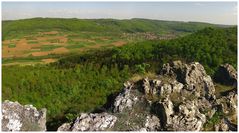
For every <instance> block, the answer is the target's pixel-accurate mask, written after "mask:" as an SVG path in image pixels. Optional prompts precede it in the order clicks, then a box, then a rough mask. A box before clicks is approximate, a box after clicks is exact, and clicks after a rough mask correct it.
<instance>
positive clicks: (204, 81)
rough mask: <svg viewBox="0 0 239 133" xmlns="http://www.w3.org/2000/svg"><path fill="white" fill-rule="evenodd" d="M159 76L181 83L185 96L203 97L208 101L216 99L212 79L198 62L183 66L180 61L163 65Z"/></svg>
mask: <svg viewBox="0 0 239 133" xmlns="http://www.w3.org/2000/svg"><path fill="white" fill-rule="evenodd" d="M161 74H163V75H169V76H170V77H174V78H176V80H177V81H179V82H180V83H183V84H184V89H185V90H187V92H186V93H187V94H188V93H191V94H194V95H195V96H196V97H205V98H206V99H208V100H213V99H215V98H216V97H215V94H214V93H215V88H214V84H213V82H212V79H211V77H210V76H209V75H207V74H206V71H205V69H204V67H203V66H202V65H201V64H199V63H198V62H192V63H190V64H184V63H182V62H181V61H174V62H172V63H167V64H164V65H163V68H162V71H161Z"/></svg>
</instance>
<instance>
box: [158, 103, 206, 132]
mask: <svg viewBox="0 0 239 133" xmlns="http://www.w3.org/2000/svg"><path fill="white" fill-rule="evenodd" d="M161 104H162V105H163V108H164V112H161V113H162V115H163V116H166V117H165V118H166V120H164V124H163V125H164V127H163V128H164V130H169V131H200V130H201V129H202V127H203V124H204V123H205V122H206V116H205V115H204V114H202V113H200V112H199V110H198V108H197V106H196V104H195V101H186V102H183V103H182V104H180V105H179V106H178V107H175V106H174V105H173V104H172V102H171V101H170V100H168V99H167V100H164V101H163V102H161ZM174 108H178V109H177V110H176V111H174V110H173V109H174Z"/></svg>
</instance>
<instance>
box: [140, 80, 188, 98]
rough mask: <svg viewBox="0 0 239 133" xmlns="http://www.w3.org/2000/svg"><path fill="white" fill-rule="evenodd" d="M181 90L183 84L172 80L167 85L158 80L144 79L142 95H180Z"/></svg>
mask: <svg viewBox="0 0 239 133" xmlns="http://www.w3.org/2000/svg"><path fill="white" fill-rule="evenodd" d="M182 88H183V84H182V83H179V82H177V81H176V80H173V79H172V80H171V81H170V82H168V83H164V82H162V81H161V80H160V79H148V78H145V79H144V80H143V89H144V93H145V94H147V95H159V96H166V95H170V94H171V93H173V92H176V93H180V92H181V90H182Z"/></svg>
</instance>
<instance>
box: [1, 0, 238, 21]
mask: <svg viewBox="0 0 239 133" xmlns="http://www.w3.org/2000/svg"><path fill="white" fill-rule="evenodd" d="M34 17H52V18H53V17H54V18H81V19H85V18H87V19H90V18H113V19H130V18H147V19H158V20H173V21H196V22H209V23H214V24H227V25H235V24H237V3H236V2H3V3H2V19H3V20H16V19H25V18H34Z"/></svg>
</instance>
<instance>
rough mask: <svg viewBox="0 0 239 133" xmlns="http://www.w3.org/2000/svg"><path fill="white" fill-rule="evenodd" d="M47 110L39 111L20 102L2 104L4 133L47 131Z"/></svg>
mask: <svg viewBox="0 0 239 133" xmlns="http://www.w3.org/2000/svg"><path fill="white" fill-rule="evenodd" d="M45 130H46V109H41V110H37V109H36V108H35V107H33V106H32V105H25V106H23V105H21V104H19V103H18V102H11V101H4V102H3V103H2V131H45Z"/></svg>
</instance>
